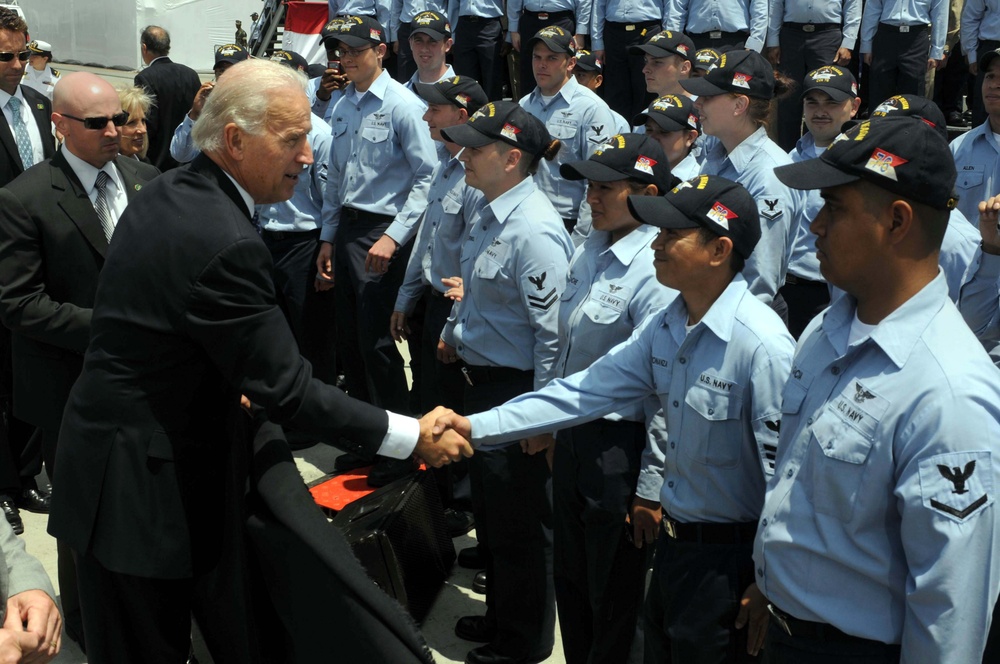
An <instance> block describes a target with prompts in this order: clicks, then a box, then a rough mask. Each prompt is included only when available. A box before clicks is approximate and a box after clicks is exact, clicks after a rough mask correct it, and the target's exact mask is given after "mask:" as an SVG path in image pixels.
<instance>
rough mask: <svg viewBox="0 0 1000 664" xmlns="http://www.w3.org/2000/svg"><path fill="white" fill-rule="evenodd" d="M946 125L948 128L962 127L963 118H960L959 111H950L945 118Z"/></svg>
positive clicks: (963, 124)
mask: <svg viewBox="0 0 1000 664" xmlns="http://www.w3.org/2000/svg"><path fill="white" fill-rule="evenodd" d="M947 124H948V126H949V127H964V126H965V118H964V117H962V113H961V111H950V112H949V113H948V116H947Z"/></svg>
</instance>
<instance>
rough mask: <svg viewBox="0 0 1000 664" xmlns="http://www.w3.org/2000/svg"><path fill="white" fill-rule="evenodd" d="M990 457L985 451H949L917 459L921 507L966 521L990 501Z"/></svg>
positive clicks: (991, 475)
mask: <svg viewBox="0 0 1000 664" xmlns="http://www.w3.org/2000/svg"><path fill="white" fill-rule="evenodd" d="M992 462H993V459H992V457H991V455H990V453H989V452H988V451H979V452H951V453H947V454H938V455H936V456H932V457H929V458H926V459H921V460H920V499H921V501H922V502H923V505H924V507H926V508H927V509H930V510H934V511H935V512H937V513H938V514H941V515H942V516H944V517H946V518H948V519H951V520H952V521H956V522H958V523H965V522H967V521H968V520H969V519H971V518H972V517H974V516H975V515H977V514H979V513H980V512H982V511H983V510H985V509H986V508H987V507H989V506H990V505H992V504H993V500H994V497H993V492H994V486H993V467H992Z"/></svg>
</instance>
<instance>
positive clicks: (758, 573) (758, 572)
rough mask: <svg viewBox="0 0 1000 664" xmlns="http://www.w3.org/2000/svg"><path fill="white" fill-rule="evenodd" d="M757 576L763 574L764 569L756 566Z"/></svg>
mask: <svg viewBox="0 0 1000 664" xmlns="http://www.w3.org/2000/svg"><path fill="white" fill-rule="evenodd" d="M757 576H764V570H762V569H761V568H759V567H758V568H757Z"/></svg>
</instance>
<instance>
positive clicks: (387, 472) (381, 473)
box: [368, 456, 416, 488]
mask: <svg viewBox="0 0 1000 664" xmlns="http://www.w3.org/2000/svg"><path fill="white" fill-rule="evenodd" d="M415 470H416V468H414V466H413V459H390V458H389V457H384V456H377V457H375V465H374V466H372V469H371V472H369V473H368V486H373V487H375V488H378V487H383V486H385V485H387V484H392V483H393V482H395V481H396V480H401V479H403V478H404V477H406V476H407V475H410V474H412V473H413V472H414V471H415Z"/></svg>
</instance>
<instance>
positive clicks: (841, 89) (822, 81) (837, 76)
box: [802, 65, 858, 101]
mask: <svg viewBox="0 0 1000 664" xmlns="http://www.w3.org/2000/svg"><path fill="white" fill-rule="evenodd" d="M810 90H819V91H821V92H825V93H826V94H828V95H830V98H831V99H833V100H834V101H846V100H848V99H854V98H855V97H857V96H858V82H857V81H856V80H855V78H854V74H852V73H851V72H850V71H849V70H847V69H845V68H844V67H837V66H835V65H827V66H825V67H820V68H819V69H814V70H812V71H811V72H809V73H808V74H806V77H805V80H803V81H802V96H803V97H805V96H806V93H807V92H809V91H810Z"/></svg>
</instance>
